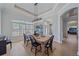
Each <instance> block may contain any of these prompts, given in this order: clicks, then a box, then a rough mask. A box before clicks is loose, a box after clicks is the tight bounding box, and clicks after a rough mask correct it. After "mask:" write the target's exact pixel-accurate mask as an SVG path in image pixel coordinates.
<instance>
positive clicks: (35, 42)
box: [30, 36, 41, 56]
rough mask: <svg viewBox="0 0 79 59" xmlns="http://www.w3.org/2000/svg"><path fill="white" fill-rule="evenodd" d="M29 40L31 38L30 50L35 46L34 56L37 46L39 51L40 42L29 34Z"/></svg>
mask: <svg viewBox="0 0 79 59" xmlns="http://www.w3.org/2000/svg"><path fill="white" fill-rule="evenodd" d="M30 40H31V44H32V47H31V51H32V49H33V48H35V56H36V54H37V52H38V49H37V47H38V46H40V51H41V44H40V43H38V42H37V41H36V39H35V38H34V37H33V36H30Z"/></svg>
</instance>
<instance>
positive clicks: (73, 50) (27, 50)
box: [3, 35, 77, 56]
mask: <svg viewBox="0 0 79 59" xmlns="http://www.w3.org/2000/svg"><path fill="white" fill-rule="evenodd" d="M43 51H44V49H43ZM43 51H42V52H38V53H37V56H46V54H44V53H43ZM49 54H50V56H76V54H77V37H76V35H68V38H67V39H66V38H65V40H64V41H63V43H62V44H60V43H58V42H55V41H54V43H53V52H50V53H49ZM3 56H34V50H33V51H32V52H31V44H30V43H29V45H28V46H27V47H26V46H25V45H24V43H23V41H19V42H16V43H13V47H12V49H10V46H9V45H8V46H7V53H6V54H4V55H3Z"/></svg>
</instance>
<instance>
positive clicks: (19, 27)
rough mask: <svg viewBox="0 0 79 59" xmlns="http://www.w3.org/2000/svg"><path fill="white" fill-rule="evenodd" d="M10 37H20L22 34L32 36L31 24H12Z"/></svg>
mask: <svg viewBox="0 0 79 59" xmlns="http://www.w3.org/2000/svg"><path fill="white" fill-rule="evenodd" d="M12 28H13V29H12V36H22V35H23V33H27V34H32V32H33V26H32V24H26V23H19V22H12Z"/></svg>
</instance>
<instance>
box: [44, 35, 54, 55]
mask: <svg viewBox="0 0 79 59" xmlns="http://www.w3.org/2000/svg"><path fill="white" fill-rule="evenodd" d="M53 38H54V35H52V36H51V37H50V38H49V40H48V41H47V43H46V44H45V53H46V54H47V55H48V56H49V48H50V50H51V52H52V47H53V46H52V43H53Z"/></svg>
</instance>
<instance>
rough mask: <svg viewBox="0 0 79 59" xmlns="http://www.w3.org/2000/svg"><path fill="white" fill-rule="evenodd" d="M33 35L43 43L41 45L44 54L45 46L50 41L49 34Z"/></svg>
mask: <svg viewBox="0 0 79 59" xmlns="http://www.w3.org/2000/svg"><path fill="white" fill-rule="evenodd" d="M33 37H34V38H35V39H36V41H37V42H39V43H40V44H41V47H42V52H43V54H44V47H45V44H46V42H48V40H49V36H41V35H40V36H35V35H33Z"/></svg>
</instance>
